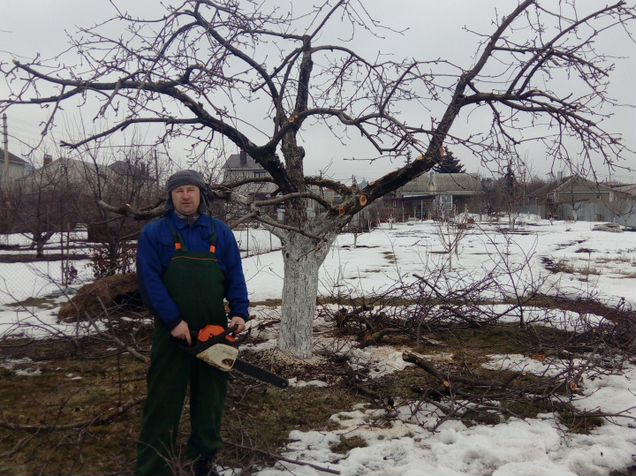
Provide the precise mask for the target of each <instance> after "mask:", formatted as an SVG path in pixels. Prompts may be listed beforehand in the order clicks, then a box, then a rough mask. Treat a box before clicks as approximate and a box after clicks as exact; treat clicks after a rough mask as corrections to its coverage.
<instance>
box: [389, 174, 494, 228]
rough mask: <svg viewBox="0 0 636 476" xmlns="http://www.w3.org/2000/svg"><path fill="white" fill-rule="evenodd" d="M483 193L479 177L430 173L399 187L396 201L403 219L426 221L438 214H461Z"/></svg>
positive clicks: (395, 195)
mask: <svg viewBox="0 0 636 476" xmlns="http://www.w3.org/2000/svg"><path fill="white" fill-rule="evenodd" d="M481 193H482V188H481V181H480V179H479V177H478V176H476V175H472V174H468V173H456V174H442V173H437V172H433V171H430V172H427V173H424V174H422V175H420V176H418V177H416V178H415V179H413V180H411V181H410V182H408V183H407V184H405V185H403V186H402V187H400V188H398V189H397V190H396V191H395V193H394V195H393V197H394V198H393V200H394V201H395V204H394V206H395V208H401V209H402V210H403V213H404V214H405V216H404V219H407V218H418V219H423V218H426V217H428V216H434V215H436V214H439V213H453V212H462V211H464V209H465V208H466V207H467V206H468V204H469V202H470V201H471V200H473V199H474V197H476V196H478V195H480V194H481Z"/></svg>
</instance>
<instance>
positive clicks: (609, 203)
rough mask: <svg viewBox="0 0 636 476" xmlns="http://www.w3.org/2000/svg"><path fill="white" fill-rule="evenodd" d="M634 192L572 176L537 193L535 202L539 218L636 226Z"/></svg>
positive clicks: (534, 198)
mask: <svg viewBox="0 0 636 476" xmlns="http://www.w3.org/2000/svg"><path fill="white" fill-rule="evenodd" d="M630 187H631V188H630ZM633 190H634V186H612V187H609V186H607V185H604V184H601V183H597V182H594V181H592V180H588V179H586V178H584V177H581V176H579V175H572V176H570V177H565V178H561V179H560V180H557V181H556V182H552V183H550V184H548V185H546V186H545V187H542V188H540V189H538V190H535V191H534V192H533V194H532V196H531V198H532V199H533V200H534V201H535V203H536V207H537V210H538V212H539V214H540V215H541V216H543V217H546V218H547V217H553V218H556V219H558V220H581V221H604V222H614V223H621V224H624V225H627V226H635V225H636V198H635V196H634V193H633Z"/></svg>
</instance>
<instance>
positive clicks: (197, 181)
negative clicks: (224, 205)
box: [165, 170, 212, 215]
mask: <svg viewBox="0 0 636 476" xmlns="http://www.w3.org/2000/svg"><path fill="white" fill-rule="evenodd" d="M184 185H195V186H197V187H199V190H200V191H201V204H200V205H199V210H198V212H199V214H201V215H205V214H207V213H208V207H209V205H210V203H211V202H212V195H211V194H210V193H209V192H208V185H207V184H206V183H205V179H204V178H203V176H202V175H201V174H200V173H199V172H197V171H196V170H180V171H179V172H176V173H174V174H172V175H171V176H170V177H168V181H167V182H166V192H167V193H168V197H167V199H166V206H165V208H166V213H169V212H170V211H172V210H174V204H173V203H172V195H171V194H172V191H173V190H174V189H175V188H178V187H183V186H184Z"/></svg>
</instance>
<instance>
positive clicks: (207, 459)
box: [192, 451, 219, 476]
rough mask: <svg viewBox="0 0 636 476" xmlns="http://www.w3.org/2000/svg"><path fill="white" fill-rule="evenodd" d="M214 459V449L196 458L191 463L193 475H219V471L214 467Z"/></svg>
mask: <svg viewBox="0 0 636 476" xmlns="http://www.w3.org/2000/svg"><path fill="white" fill-rule="evenodd" d="M215 460H216V451H214V452H213V453H209V454H207V455H204V456H200V457H199V458H197V459H196V460H195V461H194V463H193V465H192V468H193V469H194V476H219V473H217V471H216V470H215V469H214V461H215Z"/></svg>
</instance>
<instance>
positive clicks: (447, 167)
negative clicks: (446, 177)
mask: <svg viewBox="0 0 636 476" xmlns="http://www.w3.org/2000/svg"><path fill="white" fill-rule="evenodd" d="M433 170H434V171H435V172H437V173H439V174H460V173H462V172H463V171H464V166H463V165H462V164H461V163H460V162H459V159H458V158H456V157H455V156H454V155H453V153H452V152H451V151H450V150H446V153H445V154H444V155H443V157H442V159H441V160H440V162H439V163H438V164H436V165H435V166H434V167H433Z"/></svg>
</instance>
